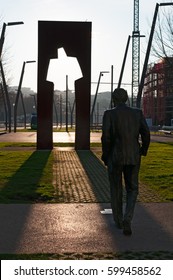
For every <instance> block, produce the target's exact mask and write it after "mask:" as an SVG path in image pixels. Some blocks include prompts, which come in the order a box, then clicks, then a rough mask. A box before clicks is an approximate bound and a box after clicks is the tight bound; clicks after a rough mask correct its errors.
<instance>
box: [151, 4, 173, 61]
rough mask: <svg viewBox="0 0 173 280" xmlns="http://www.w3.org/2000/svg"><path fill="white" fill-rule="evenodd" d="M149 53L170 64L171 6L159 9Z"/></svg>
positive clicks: (172, 46) (172, 42)
mask: <svg viewBox="0 0 173 280" xmlns="http://www.w3.org/2000/svg"><path fill="white" fill-rule="evenodd" d="M151 55H152V56H153V57H156V58H157V59H158V58H165V59H166V60H167V62H168V63H171V65H172V59H171V60H169V58H170V57H173V7H172V6H170V7H169V10H168V9H164V8H162V9H160V11H159V14H158V19H157V24H156V28H155V32H154V38H153V44H152V50H151Z"/></svg>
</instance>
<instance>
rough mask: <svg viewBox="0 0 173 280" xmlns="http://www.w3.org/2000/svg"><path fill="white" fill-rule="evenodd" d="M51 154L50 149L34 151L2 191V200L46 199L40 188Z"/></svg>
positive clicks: (9, 201) (25, 200) (27, 200)
mask: <svg viewBox="0 0 173 280" xmlns="http://www.w3.org/2000/svg"><path fill="white" fill-rule="evenodd" d="M49 156H50V151H34V152H33V153H32V154H31V156H30V157H29V158H28V159H27V160H26V161H25V162H24V163H23V164H22V165H21V167H20V168H19V169H18V170H16V172H15V174H14V175H13V176H12V177H11V178H9V181H8V182H7V184H6V186H5V187H4V188H3V189H2V190H1V191H0V201H1V202H3V203H27V202H35V201H36V200H38V201H39V200H44V199H46V198H45V197H42V196H41V193H40V192H39V188H41V187H42V186H40V179H41V177H42V175H43V170H44V168H45V166H46V164H47V161H48V158H49Z"/></svg>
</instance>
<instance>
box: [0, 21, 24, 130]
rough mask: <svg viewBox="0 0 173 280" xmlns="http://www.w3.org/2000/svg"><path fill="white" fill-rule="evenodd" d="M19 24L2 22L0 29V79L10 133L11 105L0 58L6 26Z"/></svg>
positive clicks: (21, 22) (18, 22)
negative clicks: (0, 75) (0, 30)
mask: <svg viewBox="0 0 173 280" xmlns="http://www.w3.org/2000/svg"><path fill="white" fill-rule="evenodd" d="M19 24H24V23H23V21H17V22H8V23H5V22H4V23H3V27H2V32H1V38H0V64H1V74H2V78H3V86H4V91H5V95H6V100H7V108H8V123H9V132H11V104H10V99H9V95H8V90H7V85H6V81H5V75H4V71H3V65H2V61H1V56H2V49H3V45H4V40H5V30H6V26H12V25H19Z"/></svg>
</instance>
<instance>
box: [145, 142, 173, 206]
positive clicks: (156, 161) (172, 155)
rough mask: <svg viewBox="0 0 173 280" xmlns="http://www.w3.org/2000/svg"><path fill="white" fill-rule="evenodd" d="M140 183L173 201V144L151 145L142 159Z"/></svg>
mask: <svg viewBox="0 0 173 280" xmlns="http://www.w3.org/2000/svg"><path fill="white" fill-rule="evenodd" d="M140 181H141V182H142V183H144V184H146V185H147V186H148V187H149V188H152V189H154V190H156V191H157V192H158V193H159V194H161V195H162V196H163V197H165V199H166V200H170V201H173V143H151V144H150V148H149V151H148V155H147V156H146V157H142V164H141V170H140Z"/></svg>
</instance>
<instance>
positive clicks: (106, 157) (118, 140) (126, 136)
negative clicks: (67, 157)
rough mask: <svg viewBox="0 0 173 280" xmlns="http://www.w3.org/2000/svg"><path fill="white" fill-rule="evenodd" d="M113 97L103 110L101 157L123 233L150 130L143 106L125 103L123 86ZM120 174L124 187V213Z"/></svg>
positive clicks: (128, 230)
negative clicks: (133, 106) (105, 109)
mask: <svg viewBox="0 0 173 280" xmlns="http://www.w3.org/2000/svg"><path fill="white" fill-rule="evenodd" d="M112 98H113V103H114V106H115V107H114V108H113V109H110V110H107V111H105V113H104V116H103V127H102V160H103V162H104V163H105V165H106V166H107V167H108V175H109V181H110V193H111V207H112V212H113V218H114V221H115V223H116V225H117V227H118V228H123V233H124V234H125V235H131V234H132V230H131V221H132V218H133V214H134V209H135V204H136V200H137V195H138V174H139V169H140V162H141V155H142V156H146V155H147V150H148V147H149V144H150V132H149V128H148V125H147V123H146V120H145V118H144V116H143V113H142V110H140V109H138V108H131V107H129V106H127V105H126V101H127V99H128V95H127V91H126V90H124V89H123V88H117V89H115V90H114V92H113V96H112ZM139 136H141V143H140V141H139ZM122 175H124V182H125V188H126V208H125V213H124V215H123V188H122Z"/></svg>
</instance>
